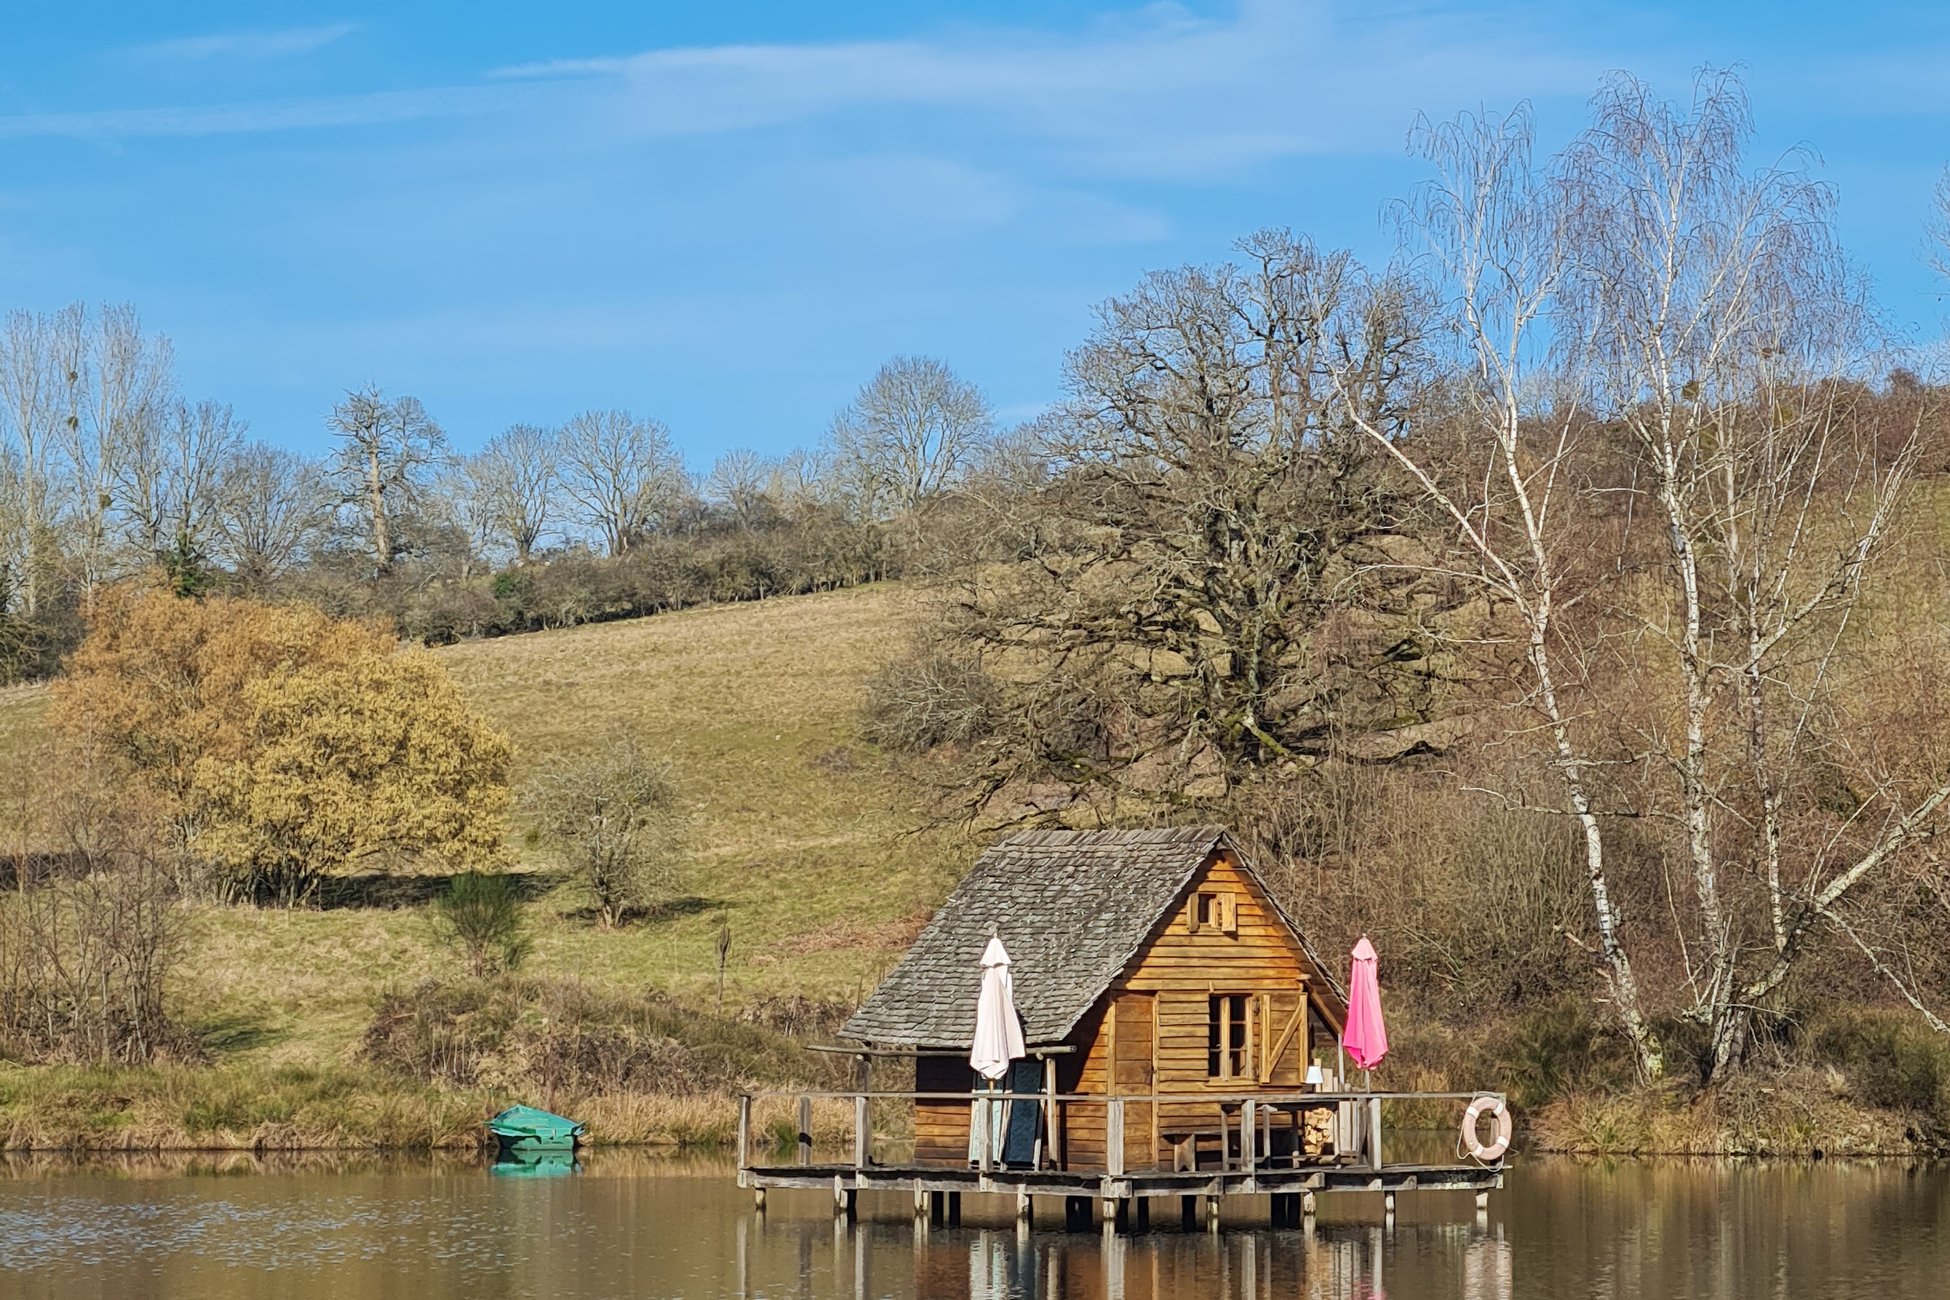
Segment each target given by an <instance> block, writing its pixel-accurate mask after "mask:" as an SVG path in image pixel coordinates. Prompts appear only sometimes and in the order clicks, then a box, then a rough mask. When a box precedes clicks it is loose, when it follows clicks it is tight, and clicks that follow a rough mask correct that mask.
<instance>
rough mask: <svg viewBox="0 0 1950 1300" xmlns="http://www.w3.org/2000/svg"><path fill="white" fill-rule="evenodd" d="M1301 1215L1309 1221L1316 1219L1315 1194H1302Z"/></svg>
mask: <svg viewBox="0 0 1950 1300" xmlns="http://www.w3.org/2000/svg"><path fill="white" fill-rule="evenodd" d="M1300 1215H1301V1217H1302V1218H1307V1219H1311V1218H1313V1217H1314V1194H1313V1193H1312V1192H1302V1193H1300Z"/></svg>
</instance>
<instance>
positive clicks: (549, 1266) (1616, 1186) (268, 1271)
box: [0, 1152, 1950, 1300]
mask: <svg viewBox="0 0 1950 1300" xmlns="http://www.w3.org/2000/svg"><path fill="white" fill-rule="evenodd" d="M1229 1204H1230V1205H1231V1206H1232V1208H1233V1214H1232V1219H1231V1222H1230V1223H1229V1224H1228V1226H1226V1227H1225V1229H1224V1230H1223V1231H1221V1232H1219V1233H1217V1234H1207V1233H1206V1232H1204V1231H1203V1230H1194V1231H1191V1232H1181V1231H1179V1230H1177V1228H1176V1215H1175V1214H1172V1215H1165V1214H1160V1215H1158V1216H1157V1217H1158V1219H1159V1220H1166V1219H1169V1220H1170V1221H1171V1226H1169V1227H1166V1228H1163V1229H1153V1230H1152V1231H1149V1232H1145V1233H1127V1234H1125V1235H1122V1236H1106V1235H1105V1234H1103V1233H1101V1232H1097V1231H1085V1232H1065V1231H1063V1230H1062V1228H1061V1227H1060V1223H1061V1207H1060V1205H1052V1206H1050V1207H1049V1209H1048V1211H1047V1213H1049V1214H1050V1215H1051V1216H1053V1218H1054V1221H1053V1222H1049V1221H1045V1220H1043V1219H1041V1218H1040V1217H1039V1222H1038V1224H1037V1226H1036V1228H1035V1229H1034V1231H1032V1232H1029V1233H1027V1234H1019V1233H1018V1232H1017V1231H1016V1229H1015V1226H1014V1224H1013V1222H1011V1221H1010V1219H1009V1217H1008V1208H1007V1205H1006V1204H1005V1203H1003V1202H1000V1201H997V1202H995V1203H994V1204H993V1205H992V1206H989V1205H985V1204H984V1203H983V1202H982V1201H981V1200H980V1199H978V1198H973V1197H971V1198H969V1201H968V1204H967V1205H966V1207H965V1212H964V1217H963V1225H962V1226H961V1227H958V1228H952V1229H950V1228H941V1227H935V1228H916V1227H915V1225H914V1224H913V1222H912V1221H911V1220H910V1219H909V1217H908V1214H907V1208H908V1202H907V1201H906V1199H905V1198H894V1197H888V1198H885V1199H884V1200H882V1199H876V1198H874V1197H871V1196H869V1197H866V1198H863V1211H864V1213H863V1218H862V1221H861V1222H859V1223H857V1224H854V1225H850V1226H849V1225H846V1224H844V1223H841V1224H838V1225H836V1224H835V1223H834V1221H833V1219H832V1217H831V1212H830V1198H829V1197H821V1196H817V1195H810V1194H803V1195H801V1194H781V1193H776V1192H775V1193H773V1196H772V1201H771V1204H770V1206H769V1207H768V1209H767V1212H766V1213H765V1214H764V1215H763V1216H760V1215H759V1214H757V1213H756V1212H755V1211H754V1209H753V1207H752V1203H751V1199H750V1195H749V1194H748V1193H744V1192H740V1191H738V1190H737V1188H736V1187H735V1186H734V1185H733V1183H732V1179H731V1177H730V1174H729V1171H728V1170H727V1169H726V1168H725V1167H723V1166H721V1165H717V1164H711V1163H704V1164H698V1163H682V1162H676V1161H670V1160H659V1159H656V1158H653V1157H649V1156H645V1155H641V1154H635V1153H605V1152H597V1153H595V1154H594V1155H593V1156H592V1157H590V1158H589V1159H587V1160H586V1161H585V1162H584V1165H583V1167H582V1170H581V1171H580V1172H578V1173H574V1174H571V1175H569V1176H566V1177H557V1178H511V1177H504V1176H499V1175H497V1174H495V1173H493V1172H491V1171H490V1170H489V1169H488V1168H487V1167H486V1166H485V1165H483V1164H477V1163H474V1162H470V1161H465V1160H459V1159H440V1160H433V1161H398V1162H379V1161H373V1162H351V1163H334V1162H327V1161H312V1162H306V1161H302V1160H297V1161H276V1160H273V1161H266V1162H258V1161H254V1160H250V1159H246V1158H241V1157H231V1158H221V1157H212V1158H210V1159H207V1160H188V1161H185V1160H175V1161H160V1160H155V1161H151V1160H130V1161H125V1162H115V1161H110V1162H97V1163H92V1164H88V1165H81V1166H78V1165H74V1164H69V1163H63V1162H60V1161H53V1160H29V1161H25V1162H14V1163H11V1164H4V1165H0V1296H5V1297H16V1296H18V1297H49V1298H54V1297H59V1298H60V1300H70V1298H81V1297H86V1298H87V1300H97V1298H100V1300H111V1298H113V1300H179V1298H181V1300H189V1298H190V1297H195V1298H197V1300H229V1298H232V1297H244V1296H251V1297H259V1296H276V1297H289V1298H291V1300H355V1298H364V1297H374V1298H378V1300H390V1298H395V1297H396V1298H398V1300H512V1298H514V1297H528V1296H536V1297H560V1298H562V1300H579V1298H582V1297H622V1296H630V1297H637V1296H683V1297H716V1296H734V1297H739V1296H749V1297H826V1296H833V1297H856V1296H858V1297H866V1296H874V1297H898V1298H902V1300H906V1298H909V1297H913V1298H917V1300H918V1298H925V1300H936V1298H938V1297H947V1298H951V1300H960V1298H963V1297H966V1298H967V1300H1018V1298H1021V1297H1034V1296H1042V1297H1085V1296H1089V1297H1128V1298H1129V1300H1142V1298H1145V1297H1165V1296H1186V1297H1201V1298H1205V1297H1211V1298H1214V1300H1217V1298H1219V1297H1227V1298H1230V1297H1241V1298H1243V1297H1259V1296H1267V1297H1274V1296H1278V1297H1361V1298H1363V1300H1366V1298H1369V1297H1374V1298H1379V1297H1383V1296H1387V1297H1392V1298H1393V1300H1424V1298H1425V1297H1445V1298H1446V1297H1463V1298H1466V1300H1479V1298H1480V1300H1491V1298H1502V1297H1519V1296H1539V1297H1554V1298H1558V1300H1562V1298H1567V1297H1585V1296H1591V1297H1659V1298H1661V1300H1679V1298H1681V1297H1693V1296H1697V1297H1709V1296H1710V1297H1722V1298H1724V1297H1750V1296H1751V1297H1763V1296H1764V1297H1801V1296H1811V1297H1847V1296H1865V1297H1875V1298H1876V1300H1908V1298H1909V1297H1918V1298H1920V1297H1933V1298H1935V1297H1943V1296H1946V1295H1950V1169H1946V1168H1944V1167H1941V1166H1927V1165H1909V1164H1903V1163H1883V1164H1867V1163H1864V1164H1845V1163H1833V1162H1830V1163H1820V1164H1736V1163H1723V1162H1698V1163H1693V1162H1678V1161H1673V1162H1657V1163H1637V1162H1626V1163H1600V1162H1589V1161H1573V1160H1567V1159H1557V1158H1530V1159H1526V1160H1524V1161H1522V1162H1521V1163H1520V1164H1519V1165H1517V1166H1515V1167H1513V1168H1512V1170H1511V1173H1510V1176H1509V1179H1508V1187H1507V1189H1506V1190H1505V1191H1502V1192H1499V1193H1496V1194H1495V1195H1494V1196H1493V1197H1492V1200H1491V1209H1490V1212H1489V1214H1488V1215H1487V1216H1485V1217H1483V1218H1479V1217H1478V1216H1477V1215H1476V1213H1475V1210H1474V1207H1473V1205H1472V1202H1471V1200H1470V1197H1469V1196H1468V1195H1467V1194H1461V1195H1458V1194H1453V1193H1425V1194H1420V1195H1416V1194H1405V1195H1403V1197H1402V1198H1401V1206H1400V1211H1399V1213H1398V1214H1397V1216H1396V1219H1395V1223H1394V1226H1393V1227H1392V1228H1390V1229H1384V1228H1383V1227H1382V1226H1381V1205H1380V1197H1379V1196H1356V1197H1343V1198H1336V1197H1323V1198H1322V1202H1321V1215H1320V1218H1319V1220H1318V1223H1317V1226H1316V1228H1315V1230H1314V1231H1313V1232H1312V1233H1311V1234H1309V1233H1306V1232H1303V1231H1302V1230H1299V1229H1282V1230H1278V1231H1274V1230H1271V1229H1269V1228H1267V1227H1266V1226H1265V1225H1266V1210H1265V1207H1264V1205H1263V1204H1261V1205H1254V1204H1253V1203H1252V1202H1237V1203H1229ZM1161 1208H1162V1206H1161Z"/></svg>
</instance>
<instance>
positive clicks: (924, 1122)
mask: <svg viewBox="0 0 1950 1300" xmlns="http://www.w3.org/2000/svg"><path fill="white" fill-rule="evenodd" d="M974 1078H975V1072H974V1071H973V1070H971V1069H969V1068H968V1062H967V1061H966V1060H964V1059H962V1058H960V1057H948V1056H922V1057H918V1058H916V1060H915V1062H914V1091H916V1092H967V1091H968V1090H969V1089H970V1088H971V1087H972V1086H973V1085H974ZM914 1161H915V1163H916V1164H922V1165H966V1164H967V1163H968V1103H967V1102H965V1101H917V1102H915V1103H914Z"/></svg>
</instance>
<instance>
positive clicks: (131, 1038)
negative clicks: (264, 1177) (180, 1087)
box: [0, 780, 196, 1065]
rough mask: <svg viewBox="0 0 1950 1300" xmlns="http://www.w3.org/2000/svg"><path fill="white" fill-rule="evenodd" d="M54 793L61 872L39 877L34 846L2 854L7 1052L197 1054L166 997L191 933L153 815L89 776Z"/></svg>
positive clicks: (0, 1025)
mask: <svg viewBox="0 0 1950 1300" xmlns="http://www.w3.org/2000/svg"><path fill="white" fill-rule="evenodd" d="M48 803H49V810H48V812H47V818H48V822H49V826H48V828H47V829H48V830H49V831H51V832H52V833H53V834H55V835H56V836H58V839H57V840H56V843H58V844H59V845H60V847H61V850H62V851H61V852H60V853H59V854H58V855H56V856H57V857H58V859H59V860H61V861H62V862H63V863H64V864H65V867H66V870H65V871H64V872H63V873H62V876H61V877H60V878H48V877H45V876H39V875H38V873H37V866H38V864H37V862H36V861H35V859H33V858H32V857H30V856H29V855H25V854H19V853H16V854H13V855H9V856H10V859H11V860H6V861H5V865H6V866H7V867H8V868H10V874H11V875H12V877H13V879H14V881H15V882H16V885H17V888H15V889H13V890H11V891H9V893H8V895H7V896H5V897H0V1051H4V1052H5V1053H6V1054H7V1055H10V1056H13V1057H15V1058H17V1059H21V1060H27V1061H37V1062H77V1063H83V1064H90V1065H109V1064H128V1065H136V1064H144V1063H147V1062H149V1061H153V1060H156V1059H158V1058H164V1057H172V1056H174V1057H192V1056H194V1055H196V1047H195V1044H194V1043H193V1042H192V1041H191V1040H190V1038H189V1037H188V1036H187V1035H185V1034H183V1033H182V1032H180V1031H179V1030H178V1029H177V1028H176V1026H175V1025H174V1024H173V1023H172V1021H171V1020H170V1017H169V1015H168V1013H167V1011H166V1009H165V1004H164V993H165V991H166V990H167V987H168V986H169V985H170V984H171V983H172V982H173V980H174V979H175V976H176V973H177V971H178V970H180V969H181V966H182V960H183V955H184V949H185V934H184V925H183V914H182V912H181V911H180V910H179V909H178V908H177V907H176V906H175V891H174V890H173V889H172V888H171V883H170V873H169V870H168V868H167V867H166V866H165V864H164V863H163V862H162V861H161V860H160V859H159V857H158V855H157V854H156V852H155V847H154V846H155V833H156V828H155V826H154V824H153V823H152V822H150V821H149V820H148V819H146V818H143V817H141V816H140V815H138V814H137V813H135V812H134V811H133V810H132V809H131V807H130V806H129V805H127V804H125V803H123V802H122V801H120V800H119V799H117V798H116V797H115V795H114V794H113V792H111V791H107V790H105V789H103V788H100V787H98V786H95V785H92V784H89V783H86V782H85V781H82V780H77V781H76V782H75V784H74V785H73V786H72V787H70V788H64V789H60V790H57V791H56V792H55V794H54V795H53V797H52V798H51V799H49V801H48Z"/></svg>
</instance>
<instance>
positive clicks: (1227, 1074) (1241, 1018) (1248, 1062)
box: [1205, 993, 1253, 1079]
mask: <svg viewBox="0 0 1950 1300" xmlns="http://www.w3.org/2000/svg"><path fill="white" fill-rule="evenodd" d="M1252 1005H1253V999H1252V995H1250V994H1247V993H1215V994H1213V995H1212V996H1211V997H1210V998H1207V999H1206V1015H1207V1019H1206V1030H1205V1047H1206V1052H1205V1056H1206V1072H1207V1074H1208V1075H1209V1077H1211V1078H1214V1079H1244V1078H1248V1077H1250V1076H1251V1075H1252V1072H1253V1014H1252Z"/></svg>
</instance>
